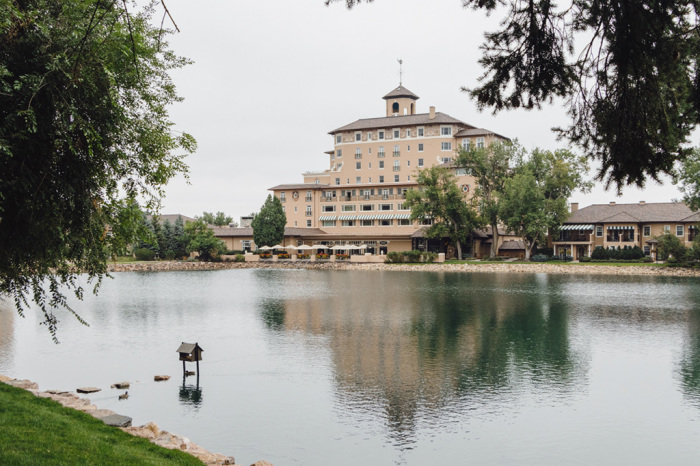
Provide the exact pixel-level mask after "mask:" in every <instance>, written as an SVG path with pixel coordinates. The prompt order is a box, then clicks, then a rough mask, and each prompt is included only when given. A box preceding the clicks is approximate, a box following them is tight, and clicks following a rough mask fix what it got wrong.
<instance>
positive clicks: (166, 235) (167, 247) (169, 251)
mask: <svg viewBox="0 0 700 466" xmlns="http://www.w3.org/2000/svg"><path fill="white" fill-rule="evenodd" d="M174 244H175V237H174V236H173V224H172V223H170V219H166V220H165V222H163V244H162V245H161V257H162V258H165V259H168V260H172V259H174V258H175V251H174V248H173V246H174Z"/></svg>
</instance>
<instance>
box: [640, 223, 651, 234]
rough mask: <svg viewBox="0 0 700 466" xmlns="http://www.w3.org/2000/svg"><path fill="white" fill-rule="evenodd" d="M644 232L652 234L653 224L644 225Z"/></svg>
mask: <svg viewBox="0 0 700 466" xmlns="http://www.w3.org/2000/svg"><path fill="white" fill-rule="evenodd" d="M642 234H643V235H644V236H651V225H644V230H643V232H642Z"/></svg>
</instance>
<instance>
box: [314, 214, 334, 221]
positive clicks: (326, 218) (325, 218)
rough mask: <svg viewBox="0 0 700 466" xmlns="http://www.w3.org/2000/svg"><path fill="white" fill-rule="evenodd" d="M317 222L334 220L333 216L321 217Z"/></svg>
mask: <svg viewBox="0 0 700 466" xmlns="http://www.w3.org/2000/svg"><path fill="white" fill-rule="evenodd" d="M318 219H319V220H335V215H321V216H320V217H319V218H318Z"/></svg>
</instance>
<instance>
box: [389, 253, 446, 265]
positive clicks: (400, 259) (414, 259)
mask: <svg viewBox="0 0 700 466" xmlns="http://www.w3.org/2000/svg"><path fill="white" fill-rule="evenodd" d="M437 256H438V255H437V254H436V253H434V252H422V251H401V252H390V253H388V254H387V255H386V262H388V263H394V264H401V263H404V264H411V263H413V264H415V263H419V262H435V259H437Z"/></svg>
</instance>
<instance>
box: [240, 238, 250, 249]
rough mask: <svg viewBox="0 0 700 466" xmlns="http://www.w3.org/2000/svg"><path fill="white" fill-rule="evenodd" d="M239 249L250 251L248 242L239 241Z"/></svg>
mask: <svg viewBox="0 0 700 466" xmlns="http://www.w3.org/2000/svg"><path fill="white" fill-rule="evenodd" d="M241 249H243V250H244V251H250V240H247V239H244V240H243V241H241Z"/></svg>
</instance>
